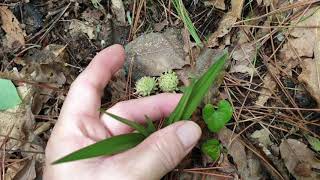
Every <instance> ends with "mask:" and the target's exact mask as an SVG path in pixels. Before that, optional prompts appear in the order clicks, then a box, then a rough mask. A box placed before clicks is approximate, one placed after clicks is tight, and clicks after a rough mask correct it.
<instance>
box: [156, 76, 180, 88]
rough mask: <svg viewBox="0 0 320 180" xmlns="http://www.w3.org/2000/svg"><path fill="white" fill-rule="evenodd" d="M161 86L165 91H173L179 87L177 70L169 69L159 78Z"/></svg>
mask: <svg viewBox="0 0 320 180" xmlns="http://www.w3.org/2000/svg"><path fill="white" fill-rule="evenodd" d="M158 84H159V88H160V89H161V91H163V92H172V91H175V90H177V89H178V84H179V79H178V77H177V75H176V73H175V72H172V71H169V72H166V73H164V74H163V75H161V76H160V77H159V78H158Z"/></svg>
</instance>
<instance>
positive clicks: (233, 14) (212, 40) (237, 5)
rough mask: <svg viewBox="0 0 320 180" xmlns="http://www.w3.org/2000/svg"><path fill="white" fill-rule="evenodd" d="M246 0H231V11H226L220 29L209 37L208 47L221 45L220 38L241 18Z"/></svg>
mask: <svg viewBox="0 0 320 180" xmlns="http://www.w3.org/2000/svg"><path fill="white" fill-rule="evenodd" d="M243 3H244V0H232V1H231V6H232V8H231V11H229V12H228V13H226V14H225V15H224V16H223V18H222V20H221V22H220V24H219V26H218V29H217V30H216V31H215V32H214V33H213V34H211V35H210V37H209V38H208V42H207V46H208V47H216V46H218V45H219V42H218V39H219V38H222V37H224V36H225V35H227V34H228V33H229V32H230V31H231V29H232V26H233V24H234V23H235V22H237V19H240V18H241V13H242V8H243Z"/></svg>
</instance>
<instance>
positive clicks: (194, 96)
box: [166, 51, 228, 125]
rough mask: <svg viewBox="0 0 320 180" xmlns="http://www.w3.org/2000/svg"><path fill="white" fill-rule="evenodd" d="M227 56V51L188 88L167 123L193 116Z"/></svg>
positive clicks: (221, 68)
mask: <svg viewBox="0 0 320 180" xmlns="http://www.w3.org/2000/svg"><path fill="white" fill-rule="evenodd" d="M227 57H228V53H227V51H225V52H224V53H223V54H222V55H221V56H220V57H218V58H217V60H216V63H214V64H213V65H212V66H211V67H210V68H209V69H208V71H207V72H205V73H204V74H203V75H202V76H201V77H200V79H199V80H197V81H196V82H194V83H192V84H191V85H190V86H189V87H187V88H186V91H185V92H184V94H183V96H182V98H181V100H180V101H179V103H178V105H177V107H176V108H175V110H174V111H173V112H172V113H171V115H170V116H169V118H168V120H167V121H166V125H170V124H172V123H175V122H177V121H180V120H186V119H190V118H191V115H192V113H193V112H194V111H195V110H196V108H197V107H198V106H199V104H200V103H201V101H202V99H203V97H204V96H205V95H206V93H207V92H208V91H209V89H210V87H211V86H212V84H213V83H214V81H215V80H216V79H217V77H218V75H219V73H220V72H221V71H222V70H223V68H224V65H225V62H226V59H227Z"/></svg>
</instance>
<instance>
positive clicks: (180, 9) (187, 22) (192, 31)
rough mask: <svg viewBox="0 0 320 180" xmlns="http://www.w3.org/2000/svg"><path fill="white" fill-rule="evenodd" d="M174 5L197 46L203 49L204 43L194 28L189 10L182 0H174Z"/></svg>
mask: <svg viewBox="0 0 320 180" xmlns="http://www.w3.org/2000/svg"><path fill="white" fill-rule="evenodd" d="M172 3H173V6H174V7H175V9H176V11H177V12H178V15H179V17H180V18H181V20H182V22H183V23H184V25H185V26H186V27H187V29H188V31H189V33H190V34H191V36H192V37H193V39H194V40H195V42H196V44H197V46H199V47H203V44H202V41H201V39H200V37H199V35H198V33H197V30H196V28H195V27H194V25H193V23H192V21H191V19H190V16H189V13H188V11H187V9H186V8H185V6H184V5H183V2H182V0H173V1H172Z"/></svg>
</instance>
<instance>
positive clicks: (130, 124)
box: [104, 111, 150, 137]
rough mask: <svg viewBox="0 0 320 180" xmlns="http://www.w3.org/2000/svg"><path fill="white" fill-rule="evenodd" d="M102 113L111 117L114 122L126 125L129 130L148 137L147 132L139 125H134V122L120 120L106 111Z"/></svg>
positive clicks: (120, 118)
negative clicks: (131, 129)
mask: <svg viewBox="0 0 320 180" xmlns="http://www.w3.org/2000/svg"><path fill="white" fill-rule="evenodd" d="M104 113H105V114H107V115H109V116H111V117H112V118H113V119H116V120H118V121H120V122H122V123H123V124H126V125H128V126H130V127H131V128H133V129H135V130H137V131H138V132H139V133H141V134H143V135H144V136H145V137H148V136H149V135H150V133H149V131H148V130H147V129H146V128H145V127H144V126H142V125H141V124H139V123H136V122H134V121H130V120H128V119H125V118H122V117H120V116H117V115H114V114H112V113H108V112H106V111H105V112H104Z"/></svg>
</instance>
